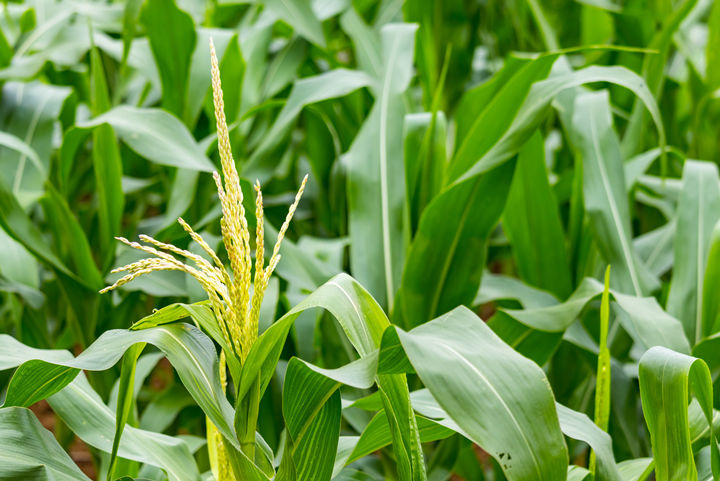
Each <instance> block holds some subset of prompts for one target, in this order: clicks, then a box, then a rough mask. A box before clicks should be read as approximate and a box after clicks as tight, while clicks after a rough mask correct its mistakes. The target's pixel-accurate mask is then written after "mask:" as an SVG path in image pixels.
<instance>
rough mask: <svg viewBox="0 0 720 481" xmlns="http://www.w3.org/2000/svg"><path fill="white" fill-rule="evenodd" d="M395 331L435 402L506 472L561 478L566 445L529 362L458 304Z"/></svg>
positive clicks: (548, 395)
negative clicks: (432, 316)
mask: <svg viewBox="0 0 720 481" xmlns="http://www.w3.org/2000/svg"><path fill="white" fill-rule="evenodd" d="M398 335H399V338H400V342H401V343H402V346H403V348H404V349H405V352H406V353H407V356H408V358H409V359H410V362H411V363H412V365H413V366H414V368H415V370H416V371H417V373H418V376H419V377H420V379H421V380H422V381H423V383H424V384H425V385H426V386H427V388H428V389H429V391H430V392H431V393H432V395H433V397H434V398H435V399H436V400H437V402H438V404H439V405H440V406H441V407H442V408H443V409H444V410H445V411H446V412H447V413H448V415H449V416H450V417H451V418H452V420H453V421H455V422H456V423H457V424H458V426H460V427H461V428H462V430H463V431H464V432H465V433H467V435H468V436H469V437H470V439H471V440H472V441H473V442H475V443H477V444H478V445H479V446H481V447H482V448H483V449H484V450H485V451H487V452H488V453H489V454H490V455H491V456H493V457H494V458H495V459H496V460H497V461H498V462H499V464H500V465H501V466H502V468H503V472H504V473H505V475H506V476H507V478H508V479H509V480H523V479H536V480H541V479H547V480H558V479H564V478H565V475H566V470H567V465H568V454H567V448H566V446H565V441H564V439H563V436H562V432H561V430H560V424H559V421H558V417H557V412H556V410H555V405H554V399H553V395H552V392H551V390H550V387H549V384H548V383H547V382H546V381H545V375H544V374H543V372H542V370H541V369H540V368H539V367H538V366H537V365H536V364H535V363H533V362H532V361H530V360H529V359H527V358H524V357H523V356H521V355H519V354H518V353H517V352H515V351H514V350H513V349H512V348H510V347H509V346H508V345H506V344H505V343H504V342H503V341H502V340H501V339H500V338H498V337H497V336H496V335H495V334H494V333H493V332H492V331H491V330H490V328H488V327H487V326H486V325H485V323H484V322H483V321H482V320H481V319H480V318H478V317H477V316H476V315H475V314H473V313H472V312H471V311H470V310H468V309H466V308H463V307H459V308H457V309H455V310H453V311H451V312H450V313H448V314H445V315H444V316H441V317H439V318H438V319H435V320H433V321H431V322H429V323H427V324H424V325H422V326H419V327H416V328H415V329H413V330H412V331H410V332H404V331H401V330H398ZM476 406H482V409H477V408H475V407H476Z"/></svg>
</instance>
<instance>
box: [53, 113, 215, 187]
mask: <svg viewBox="0 0 720 481" xmlns="http://www.w3.org/2000/svg"><path fill="white" fill-rule="evenodd" d="M103 124H109V125H110V126H112V128H113V129H114V130H115V133H116V134H117V135H118V137H119V138H120V139H121V140H122V141H123V142H125V143H126V144H127V145H128V146H129V147H130V148H131V149H133V150H134V151H135V152H137V153H138V154H139V155H141V156H142V157H145V158H147V159H148V160H150V161H152V162H155V163H157V164H160V165H167V166H170V167H182V168H186V169H193V170H198V171H201V172H212V171H213V170H215V167H214V166H213V164H212V162H210V159H208V158H207V156H206V155H205V153H204V152H203V151H202V149H201V148H200V147H199V146H198V144H197V142H195V140H194V139H193V137H192V135H191V134H190V132H189V131H188V130H187V128H186V127H185V126H184V125H183V124H182V123H181V122H180V121H179V120H178V119H177V118H175V117H173V116H172V115H170V114H169V113H167V112H165V111H163V110H160V109H139V108H135V107H129V106H126V105H122V106H118V107H115V108H114V109H112V110H110V111H108V112H106V113H104V114H101V115H99V116H98V117H95V118H94V119H92V120H89V121H86V122H81V123H77V124H76V125H75V126H74V127H73V128H71V129H70V130H68V132H67V133H66V134H65V137H64V138H63V143H62V146H61V148H60V176H61V179H63V181H64V184H67V179H68V178H69V175H70V171H71V169H72V166H73V163H74V158H75V156H76V155H77V151H78V149H79V148H80V146H81V145H82V144H83V142H84V141H85V139H86V138H87V136H88V135H89V134H90V132H91V131H92V130H93V129H95V128H97V127H99V126H100V125H103Z"/></svg>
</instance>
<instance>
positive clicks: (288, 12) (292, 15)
mask: <svg viewBox="0 0 720 481" xmlns="http://www.w3.org/2000/svg"><path fill="white" fill-rule="evenodd" d="M263 3H264V4H265V5H266V6H267V7H268V8H269V9H270V10H271V11H273V12H274V13H275V14H276V15H277V16H278V17H280V19H281V20H283V21H284V22H287V23H288V24H289V25H291V26H292V27H293V28H294V29H295V30H296V31H297V33H298V34H300V35H302V36H303V37H305V38H307V39H308V40H310V41H311V42H313V43H315V44H317V45H319V46H320V47H324V46H325V35H324V34H323V29H322V24H321V23H320V20H318V18H317V17H316V16H315V12H313V9H312V8H311V6H310V3H309V2H286V1H283V0H265V1H264V2H263Z"/></svg>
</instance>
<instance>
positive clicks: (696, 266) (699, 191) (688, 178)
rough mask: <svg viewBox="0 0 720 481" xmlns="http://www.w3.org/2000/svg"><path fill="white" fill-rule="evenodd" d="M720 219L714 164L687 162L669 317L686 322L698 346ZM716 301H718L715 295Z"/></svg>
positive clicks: (719, 192) (719, 183)
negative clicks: (707, 277)
mask: <svg viewBox="0 0 720 481" xmlns="http://www.w3.org/2000/svg"><path fill="white" fill-rule="evenodd" d="M718 219H720V177H718V170H717V167H716V165H715V164H713V163H711V162H697V161H691V160H688V161H686V162H685V166H684V169H683V180H682V192H681V193H680V200H679V202H678V207H677V228H676V231H675V243H674V253H675V255H674V262H673V274H672V280H671V282H670V292H669V294H668V300H667V310H668V312H669V313H670V314H672V315H674V316H675V317H677V318H678V319H681V320H682V321H683V326H684V328H685V332H686V333H687V336H688V338H689V339H691V340H693V343H697V342H698V341H699V340H700V339H701V338H702V337H703V333H704V331H706V330H708V331H709V330H710V329H711V326H703V317H702V314H703V307H702V306H703V302H704V301H703V280H704V274H705V269H706V267H705V266H706V262H707V259H708V251H709V250H710V240H711V236H712V230H713V227H715V224H716V223H717V221H718ZM713 297H715V296H714V295H713Z"/></svg>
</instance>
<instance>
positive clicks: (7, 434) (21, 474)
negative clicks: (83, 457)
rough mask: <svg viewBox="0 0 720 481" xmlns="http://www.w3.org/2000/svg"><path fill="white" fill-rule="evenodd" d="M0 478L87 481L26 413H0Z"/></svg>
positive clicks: (10, 480) (11, 480)
mask: <svg viewBox="0 0 720 481" xmlns="http://www.w3.org/2000/svg"><path fill="white" fill-rule="evenodd" d="M0 478H2V479H6V480H8V481H20V480H37V481H51V480H58V481H88V480H89V479H90V478H88V477H87V476H85V475H84V474H83V472H82V471H80V468H78V467H77V465H76V464H75V463H74V462H73V460H72V459H70V456H69V455H68V454H67V453H66V452H65V451H64V450H63V448H62V447H60V445H59V444H58V443H57V441H56V440H55V438H54V436H53V435H52V433H51V432H50V431H47V430H46V429H45V428H44V427H43V426H42V424H40V421H38V419H37V418H36V417H35V415H34V414H33V413H32V411H30V410H29V409H23V408H19V407H14V408H4V409H0Z"/></svg>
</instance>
